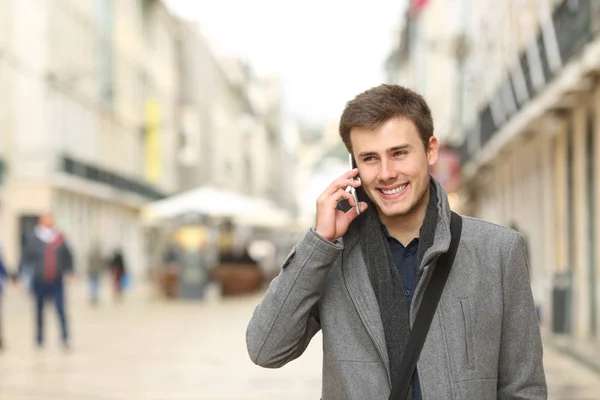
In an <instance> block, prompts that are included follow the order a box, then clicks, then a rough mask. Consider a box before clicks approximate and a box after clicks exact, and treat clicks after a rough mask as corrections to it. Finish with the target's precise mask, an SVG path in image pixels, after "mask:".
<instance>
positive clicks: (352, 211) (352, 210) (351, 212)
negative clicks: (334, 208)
mask: <svg viewBox="0 0 600 400" xmlns="http://www.w3.org/2000/svg"><path fill="white" fill-rule="evenodd" d="M358 204H359V207H360V212H361V213H363V212H365V210H366V209H367V207H368V206H367V203H365V202H364V201H361V202H359V203H358ZM340 212H341V213H342V214H344V216H343V218H346V220H347V221H348V224H349V223H350V222H352V221H353V220H354V219H355V218H356V217H358V213H357V212H356V207H354V206H353V207H352V208H350V209H349V210H348V211H346V212H343V211H340Z"/></svg>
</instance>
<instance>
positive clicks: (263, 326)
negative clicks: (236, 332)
mask: <svg viewBox="0 0 600 400" xmlns="http://www.w3.org/2000/svg"><path fill="white" fill-rule="evenodd" d="M342 249H343V246H342V244H341V243H339V242H336V243H331V242H329V241H327V240H325V239H323V238H321V237H320V236H319V235H318V234H317V233H316V232H314V230H312V229H311V230H310V231H308V232H307V233H306V234H305V236H304V237H303V239H302V240H300V242H299V243H298V244H297V245H296V246H295V247H294V249H293V250H292V252H291V253H290V255H288V257H287V258H286V260H285V261H284V263H283V266H282V268H281V272H280V273H279V276H278V277H276V278H275V279H274V280H273V281H272V282H271V285H270V286H269V290H268V291H267V293H266V295H265V297H264V298H263V300H262V301H261V303H260V304H259V305H258V306H257V307H256V308H255V310H254V314H253V315H252V318H251V320H250V323H249V324H248V328H247V331H246V344H247V347H248V353H249V355H250V358H251V360H252V361H253V362H254V363H255V364H257V365H260V366H262V367H266V368H279V367H282V366H283V365H285V364H287V363H288V362H290V361H292V360H294V359H296V358H298V357H299V356H300V355H301V354H302V353H303V352H304V350H305V349H306V347H307V346H308V344H309V343H310V340H311V339H312V337H313V336H314V335H315V334H316V333H317V332H318V331H319V330H320V329H321V325H320V322H319V316H318V302H319V298H320V296H321V289H322V287H323V283H324V281H325V279H326V277H327V274H328V272H329V270H330V268H331V266H332V264H333V263H334V262H335V260H336V259H337V258H338V257H339V255H340V254H341V252H342Z"/></svg>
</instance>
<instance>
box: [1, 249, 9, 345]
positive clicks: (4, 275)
mask: <svg viewBox="0 0 600 400" xmlns="http://www.w3.org/2000/svg"><path fill="white" fill-rule="evenodd" d="M3 258H4V257H2V251H1V250H0V350H2V349H4V335H3V334H4V329H3V327H2V319H3V317H2V289H3V286H4V284H5V283H6V282H7V281H8V272H7V271H6V267H5V266H4V260H3Z"/></svg>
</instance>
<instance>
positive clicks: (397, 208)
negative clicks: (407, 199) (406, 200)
mask: <svg viewBox="0 0 600 400" xmlns="http://www.w3.org/2000/svg"><path fill="white" fill-rule="evenodd" d="M411 208H412V207H407V206H404V205H401V204H387V205H385V204H384V205H379V211H380V212H381V213H382V214H383V215H385V216H386V217H388V218H392V217H402V216H405V215H407V214H409V213H410V210H411Z"/></svg>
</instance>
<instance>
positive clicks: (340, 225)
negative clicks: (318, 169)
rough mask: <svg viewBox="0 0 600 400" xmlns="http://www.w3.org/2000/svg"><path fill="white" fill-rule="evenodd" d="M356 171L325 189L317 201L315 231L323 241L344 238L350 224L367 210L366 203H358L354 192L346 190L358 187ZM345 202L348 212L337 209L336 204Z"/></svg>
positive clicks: (350, 172) (345, 175) (353, 170)
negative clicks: (347, 204) (347, 205)
mask: <svg viewBox="0 0 600 400" xmlns="http://www.w3.org/2000/svg"><path fill="white" fill-rule="evenodd" d="M357 177H358V169H352V170H350V171H348V172H346V173H345V174H343V175H342V176H340V177H339V178H337V179H336V180H334V181H333V182H332V183H331V185H329V186H328V187H327V189H325V191H324V192H323V193H322V194H321V196H319V198H318V199H317V222H316V228H315V231H316V232H317V233H318V234H319V235H320V236H322V237H323V238H324V239H326V240H329V241H330V242H334V241H336V240H337V239H339V238H340V237H342V236H344V234H345V233H346V231H347V230H348V227H349V226H350V223H351V222H352V221H353V220H354V219H355V218H356V217H358V215H359V214H360V213H361V212H364V211H365V210H366V209H367V203H365V202H364V201H363V202H360V203H359V202H358V199H357V196H356V191H354V194H352V193H350V190H347V188H348V187H351V188H352V189H356V188H357V187H359V186H360V181H359V180H357V179H356V178H357ZM341 200H346V201H348V203H349V204H350V206H351V208H350V209H349V210H348V211H342V210H340V209H338V202H340V201H341Z"/></svg>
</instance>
